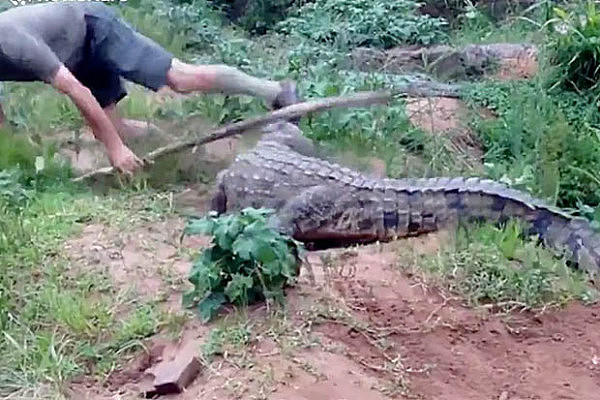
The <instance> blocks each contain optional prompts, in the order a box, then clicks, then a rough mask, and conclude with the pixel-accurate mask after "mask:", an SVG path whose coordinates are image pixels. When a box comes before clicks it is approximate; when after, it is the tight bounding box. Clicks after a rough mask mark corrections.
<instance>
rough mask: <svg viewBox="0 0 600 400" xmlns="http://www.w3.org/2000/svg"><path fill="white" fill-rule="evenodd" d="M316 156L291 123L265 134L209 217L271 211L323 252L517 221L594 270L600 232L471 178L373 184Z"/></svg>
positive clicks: (232, 174)
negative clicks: (474, 223) (473, 225)
mask: <svg viewBox="0 0 600 400" xmlns="http://www.w3.org/2000/svg"><path fill="white" fill-rule="evenodd" d="M316 155H317V150H316V147H315V146H314V144H313V143H312V141H311V140H310V139H308V138H306V137H305V136H303V135H302V132H301V131H300V129H299V128H298V127H297V126H296V125H294V124H291V123H288V122H285V121H284V122H277V123H274V124H272V125H270V126H268V127H266V128H265V129H264V133H263V135H262V137H261V139H260V140H259V141H258V143H257V144H256V146H255V147H253V148H252V149H250V150H249V151H247V152H245V153H242V154H239V155H238V156H237V157H236V159H235V160H234V162H233V163H232V164H231V165H230V166H229V168H227V169H225V170H223V171H221V172H219V174H218V175H217V179H216V185H215V187H214V192H213V195H212V199H211V210H212V211H214V212H216V214H223V213H228V212H235V211H240V210H242V209H244V208H247V207H253V208H268V209H272V210H274V211H275V214H274V216H273V217H272V220H271V222H270V223H272V225H273V227H275V228H277V229H279V230H280V231H281V232H282V233H284V234H286V235H289V236H291V237H293V238H294V239H296V240H298V241H301V242H305V243H311V244H313V245H316V246H322V247H329V246H339V245H347V244H364V243H370V242H376V241H380V242H387V241H391V240H395V239H398V238H402V237H409V236H416V235H420V234H425V233H428V232H434V231H437V230H439V229H442V228H445V227H450V226H453V225H455V224H457V223H461V221H484V222H485V221H487V222H492V223H498V224H501V223H503V222H506V221H507V220H508V219H513V218H515V219H518V220H520V221H522V222H524V223H525V224H526V226H527V227H528V230H529V233H530V234H532V235H537V236H538V237H539V239H540V241H541V242H542V243H543V244H544V245H545V246H546V247H548V248H550V249H552V250H554V251H555V252H556V253H557V255H559V256H564V257H565V258H566V259H567V261H569V262H570V263H572V264H574V265H575V267H577V268H580V269H583V270H586V271H587V272H589V273H590V274H591V277H594V276H595V275H596V274H597V272H598V270H599V269H600V234H599V233H597V232H596V231H595V230H594V228H593V227H592V226H591V224H590V222H589V221H588V220H587V219H585V218H582V217H576V216H572V215H570V214H568V213H566V212H565V211H563V210H561V209H559V208H557V207H553V206H550V205H548V204H547V203H545V202H544V201H542V200H540V199H537V198H534V197H532V196H530V195H529V194H527V193H525V192H523V191H519V190H516V189H512V188H509V187H508V186H506V185H504V184H502V183H499V182H497V181H493V180H490V179H483V178H478V177H469V178H464V177H436V178H415V179H411V178H403V179H392V178H384V179H377V178H372V177H369V176H367V175H365V174H363V173H361V172H359V171H356V170H353V169H350V168H348V167H345V166H342V165H339V164H336V163H333V162H330V161H328V160H326V159H323V158H319V157H316Z"/></svg>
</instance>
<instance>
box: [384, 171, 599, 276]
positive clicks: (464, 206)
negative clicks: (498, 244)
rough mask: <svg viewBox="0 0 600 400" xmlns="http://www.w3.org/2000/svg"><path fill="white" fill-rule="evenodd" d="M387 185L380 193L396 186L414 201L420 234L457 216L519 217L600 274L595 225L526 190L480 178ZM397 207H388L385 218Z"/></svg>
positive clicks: (388, 181)
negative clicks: (531, 194) (545, 201)
mask: <svg viewBox="0 0 600 400" xmlns="http://www.w3.org/2000/svg"><path fill="white" fill-rule="evenodd" d="M381 185H382V186H383V187H382V188H379V189H383V190H386V188H387V189H389V188H390V187H392V188H394V190H393V192H395V193H396V196H397V194H398V193H405V194H406V198H405V199H403V200H401V201H407V202H408V210H410V211H409V212H410V215H409V216H408V218H409V219H410V221H409V225H410V223H412V224H413V228H412V230H415V231H417V232H419V231H420V232H426V231H431V230H435V229H437V228H439V227H440V225H444V223H445V222H447V221H449V220H452V219H456V218H457V217H458V219H459V220H469V221H474V220H475V221H477V220H479V221H487V222H496V223H502V222H505V221H506V220H508V219H510V218H515V219H518V220H520V221H522V222H525V223H526V224H527V225H528V227H529V229H530V232H529V233H531V234H537V235H539V238H540V239H541V241H542V242H543V243H544V245H545V246H546V247H548V248H550V249H552V250H554V251H555V252H558V253H560V254H561V255H564V256H566V258H567V259H568V260H570V261H572V262H575V263H577V265H578V267H579V268H581V269H585V270H587V271H589V272H591V273H592V275H596V274H597V273H598V272H600V233H598V232H596V231H595V230H594V228H593V227H592V226H591V225H590V223H589V221H588V220H586V219H585V218H581V217H574V216H571V215H569V214H567V213H566V212H564V211H562V210H560V209H558V208H555V207H552V206H549V205H547V204H546V203H544V202H543V201H541V200H539V199H536V198H533V197H531V196H529V195H527V194H525V193H524V192H521V191H518V190H515V189H510V188H508V187H507V186H505V185H503V184H501V183H498V182H495V181H492V180H487V179H480V178H430V179H385V180H383V182H381ZM377 186H378V185H377ZM394 200H395V201H394V203H396V204H395V205H396V207H395V210H396V212H397V210H398V209H401V208H403V207H402V206H401V201H400V199H397V198H396V199H394ZM384 203H386V201H385V199H384ZM391 205H392V204H389V203H388V206H387V207H386V205H385V204H384V220H385V218H386V216H385V215H386V212H389V211H391V209H390V208H389V206H391ZM396 218H398V217H397V216H396ZM384 225H385V221H384Z"/></svg>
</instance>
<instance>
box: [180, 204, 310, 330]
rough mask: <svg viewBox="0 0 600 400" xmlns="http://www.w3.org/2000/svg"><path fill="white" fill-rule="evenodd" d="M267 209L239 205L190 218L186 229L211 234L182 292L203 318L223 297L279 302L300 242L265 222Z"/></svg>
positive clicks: (247, 301) (237, 300)
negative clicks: (233, 211) (225, 212)
mask: <svg viewBox="0 0 600 400" xmlns="http://www.w3.org/2000/svg"><path fill="white" fill-rule="evenodd" d="M270 213H271V211H270V210H262V209H260V210H255V209H252V208H248V209H244V210H242V211H241V212H240V213H237V214H228V215H225V216H220V217H217V216H216V215H215V214H214V213H211V214H210V215H209V216H208V217H204V218H202V219H198V220H192V221H190V222H189V223H188V225H187V226H186V228H185V231H184V234H185V235H193V234H210V235H211V236H212V237H213V239H212V247H210V248H208V249H205V250H203V251H202V253H201V254H200V256H199V257H198V258H197V259H196V261H195V262H194V265H193V267H192V271H191V273H190V276H189V281H190V282H191V283H192V284H193V285H194V288H193V289H191V290H190V291H188V292H187V293H186V294H185V295H184V297H183V303H184V305H185V306H187V307H192V306H197V309H198V313H199V315H200V316H201V317H202V319H203V320H204V321H205V322H208V321H209V320H211V319H212V318H213V317H214V316H215V315H216V313H217V312H218V311H219V309H220V308H221V306H222V305H224V304H225V303H226V302H230V303H232V304H235V305H238V306H247V305H249V304H252V303H255V302H257V301H260V300H263V299H275V300H276V301H278V302H279V303H282V302H283V299H284V293H283V289H284V287H285V285H286V284H288V282H289V281H290V280H291V279H293V278H294V276H295V275H296V274H297V272H298V270H297V266H298V261H299V258H298V257H299V251H300V249H301V248H300V244H299V243H298V242H296V241H295V240H293V239H289V238H287V237H284V236H282V235H281V234H279V233H278V232H276V231H274V230H272V229H270V228H269V227H268V225H267V218H266V217H267V215H269V214H270Z"/></svg>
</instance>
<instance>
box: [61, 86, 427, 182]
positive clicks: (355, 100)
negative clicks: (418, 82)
mask: <svg viewBox="0 0 600 400" xmlns="http://www.w3.org/2000/svg"><path fill="white" fill-rule="evenodd" d="M416 92H418V89H417V90H416ZM425 95H427V94H425ZM406 96H418V93H415V88H414V87H411V86H408V87H407V88H405V89H400V90H398V91H396V92H392V91H376V92H359V93H356V94H351V95H347V96H336V97H326V98H324V99H318V100H310V101H305V102H301V103H296V104H292V105H290V106H287V107H284V108H281V109H279V110H276V111H272V112H269V113H267V114H264V115H261V116H257V117H253V118H249V119H246V120H243V121H239V122H234V123H231V124H227V125H224V126H222V127H219V128H217V129H215V130H214V131H212V132H210V133H209V134H208V135H206V136H203V137H201V138H195V139H191V140H188V141H184V142H180V143H174V144H171V145H168V146H163V147H159V148H157V149H156V150H153V151H151V152H150V153H148V154H147V155H146V156H145V157H144V162H145V164H146V165H151V164H152V162H154V161H156V160H157V159H158V158H160V157H164V156H166V155H170V154H173V153H176V152H179V151H182V150H185V149H188V148H191V147H197V146H202V145H204V144H207V143H210V142H214V141H216V140H220V139H224V138H227V137H230V136H234V135H238V134H241V133H243V132H245V131H249V130H251V129H254V128H257V127H260V126H262V125H267V124H270V123H273V122H276V121H280V120H290V119H294V118H298V117H303V116H305V115H307V114H310V113H314V112H322V111H326V110H329V109H332V108H341V107H348V108H351V107H366V106H370V105H375V104H384V103H387V102H388V101H390V100H392V99H393V98H394V97H406ZM115 172H116V169H115V168H113V167H105V168H100V169H97V170H95V171H92V172H89V173H87V174H84V175H81V176H78V177H76V178H73V179H72V180H73V181H74V182H81V181H84V180H87V179H90V178H91V179H97V178H101V177H106V176H110V175H113V174H114V173H115Z"/></svg>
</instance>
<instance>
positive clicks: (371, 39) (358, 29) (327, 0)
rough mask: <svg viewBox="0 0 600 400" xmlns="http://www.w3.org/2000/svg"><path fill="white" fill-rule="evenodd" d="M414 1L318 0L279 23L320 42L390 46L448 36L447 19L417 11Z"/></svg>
mask: <svg viewBox="0 0 600 400" xmlns="http://www.w3.org/2000/svg"><path fill="white" fill-rule="evenodd" d="M418 7H419V3H417V2H415V1H411V0H316V1H314V2H312V3H309V4H306V5H304V6H302V7H300V8H299V9H298V10H297V12H296V13H295V15H294V16H293V17H290V18H288V19H286V20H284V21H282V22H281V23H279V24H278V29H279V30H280V31H281V32H283V33H293V34H299V35H301V36H304V37H306V38H309V39H311V40H313V41H316V42H320V43H330V44H332V43H336V44H338V45H341V46H372V47H380V48H384V49H387V48H390V47H394V46H397V45H400V44H431V43H436V42H441V41H443V40H444V39H445V37H446V35H445V33H444V31H443V30H444V28H445V27H446V22H445V21H444V20H443V19H441V18H433V17H430V16H428V15H421V14H418V12H417V10H418Z"/></svg>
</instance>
